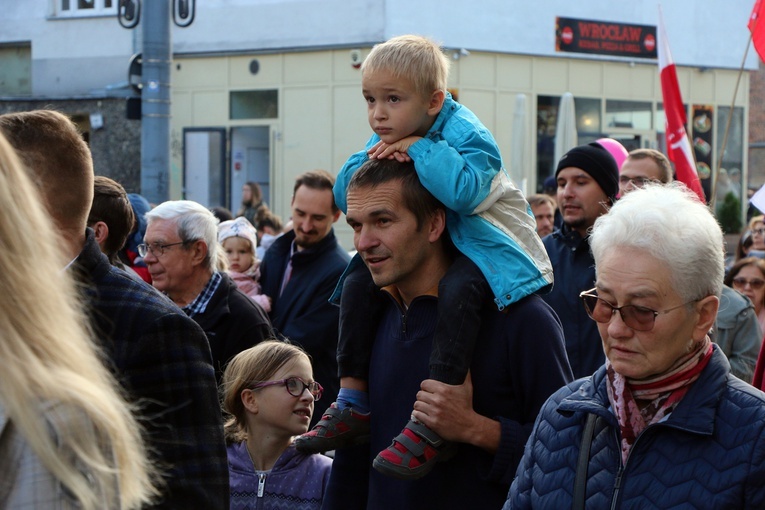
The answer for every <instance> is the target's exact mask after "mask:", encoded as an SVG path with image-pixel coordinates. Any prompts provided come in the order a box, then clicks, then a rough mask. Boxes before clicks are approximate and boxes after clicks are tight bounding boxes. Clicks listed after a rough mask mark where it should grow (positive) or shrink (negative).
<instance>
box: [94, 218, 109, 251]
mask: <svg viewBox="0 0 765 510" xmlns="http://www.w3.org/2000/svg"><path fill="white" fill-rule="evenodd" d="M91 228H92V229H93V232H94V233H95V234H96V242H97V243H98V246H99V247H100V248H101V251H104V244H105V243H106V240H107V239H108V238H109V225H107V224H106V223H104V222H103V221H97V222H95V223H94V224H93V226H92V227H91Z"/></svg>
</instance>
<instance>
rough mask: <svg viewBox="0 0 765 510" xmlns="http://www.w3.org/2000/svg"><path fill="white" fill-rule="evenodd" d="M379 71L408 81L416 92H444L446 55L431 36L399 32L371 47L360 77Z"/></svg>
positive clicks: (428, 94) (447, 62) (426, 95)
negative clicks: (401, 33) (395, 35)
mask: <svg viewBox="0 0 765 510" xmlns="http://www.w3.org/2000/svg"><path fill="white" fill-rule="evenodd" d="M381 70H383V71H387V72H390V73H391V74H392V75H393V76H395V77H397V78H404V79H406V80H409V81H411V82H412V84H413V85H414V89H415V90H416V91H417V93H419V94H420V95H422V96H423V97H429V96H430V95H431V94H432V93H433V92H434V91H436V90H443V91H446V85H447V82H448V80H449V58H448V57H447V56H446V55H445V54H444V52H443V51H442V50H441V47H440V46H439V45H438V44H437V43H436V42H434V41H432V40H431V39H428V38H426V37H421V36H418V35H402V36H399V37H394V38H392V39H389V40H388V41H386V42H384V43H381V44H378V45H376V46H375V47H373V48H372V51H371V52H370V53H369V55H368V56H367V58H366V59H364V63H363V64H361V73H362V76H364V75H365V74H366V73H375V72H377V71H381Z"/></svg>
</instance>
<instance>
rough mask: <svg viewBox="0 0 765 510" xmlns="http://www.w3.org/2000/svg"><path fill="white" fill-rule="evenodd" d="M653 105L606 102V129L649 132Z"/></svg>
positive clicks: (640, 102)
mask: <svg viewBox="0 0 765 510" xmlns="http://www.w3.org/2000/svg"><path fill="white" fill-rule="evenodd" d="M652 110H653V105H652V104H651V103H649V102H642V101H614V100H610V99H609V100H607V101H606V127H607V128H626V129H634V130H640V131H647V130H650V129H651V127H652V125H653V123H652V121H651V117H652V116H651V114H652V113H653V112H652Z"/></svg>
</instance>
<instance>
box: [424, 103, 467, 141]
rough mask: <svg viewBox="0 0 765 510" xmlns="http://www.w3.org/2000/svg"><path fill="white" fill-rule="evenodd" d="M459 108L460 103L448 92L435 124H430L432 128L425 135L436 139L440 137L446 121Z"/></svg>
mask: <svg viewBox="0 0 765 510" xmlns="http://www.w3.org/2000/svg"><path fill="white" fill-rule="evenodd" d="M459 108H460V104H459V103H458V102H457V101H455V100H454V99H453V98H452V95H451V94H450V93H449V92H447V93H446V97H445V98H444V104H443V106H442V107H441V111H440V112H438V116H436V120H435V121H434V122H433V125H432V126H430V129H428V133H427V134H426V135H425V136H426V138H430V139H436V140H438V139H440V138H441V132H442V131H443V129H444V126H445V125H446V121H448V120H449V119H450V118H451V116H452V115H454V112H456V111H457V110H458V109H459Z"/></svg>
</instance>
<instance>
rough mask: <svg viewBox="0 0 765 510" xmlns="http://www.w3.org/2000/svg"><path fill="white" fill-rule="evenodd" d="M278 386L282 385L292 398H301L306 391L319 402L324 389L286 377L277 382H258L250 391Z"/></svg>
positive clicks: (315, 384) (317, 385)
mask: <svg viewBox="0 0 765 510" xmlns="http://www.w3.org/2000/svg"><path fill="white" fill-rule="evenodd" d="M279 384H283V385H284V387H285V388H287V392H289V394H290V395H292V396H293V397H299V396H301V395H302V394H303V392H304V391H305V390H306V389H307V390H308V391H309V392H310V393H311V395H312V396H313V399H314V400H319V399H320V398H321V394H322V393H323V392H324V388H323V387H322V386H321V384H319V383H317V382H316V381H314V382H310V383H307V382H305V381H304V380H302V379H301V378H300V377H288V378H286V379H281V380H279V381H263V382H258V383H254V384H253V385H252V386H251V389H253V390H255V389H258V388H265V387H266V386H277V385H279Z"/></svg>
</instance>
